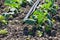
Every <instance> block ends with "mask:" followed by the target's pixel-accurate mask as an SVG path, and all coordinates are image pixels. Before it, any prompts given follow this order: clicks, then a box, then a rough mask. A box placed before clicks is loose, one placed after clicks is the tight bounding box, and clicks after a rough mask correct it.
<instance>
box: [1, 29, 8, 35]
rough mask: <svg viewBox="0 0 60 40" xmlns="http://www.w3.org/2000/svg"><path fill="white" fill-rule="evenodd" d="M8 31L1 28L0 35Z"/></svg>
mask: <svg viewBox="0 0 60 40" xmlns="http://www.w3.org/2000/svg"><path fill="white" fill-rule="evenodd" d="M7 33H8V31H7V30H6V29H4V30H0V35H6V34H7Z"/></svg>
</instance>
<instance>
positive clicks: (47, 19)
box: [26, 0, 58, 36]
mask: <svg viewBox="0 0 60 40" xmlns="http://www.w3.org/2000/svg"><path fill="white" fill-rule="evenodd" d="M54 2H55V0H45V3H44V4H42V5H41V6H40V8H39V9H37V10H35V11H34V12H33V14H32V15H31V16H30V17H29V19H27V21H26V23H28V24H32V23H33V24H34V25H36V24H37V26H39V25H41V26H40V27H39V28H38V27H37V28H38V29H39V31H38V32H37V34H38V35H40V36H41V35H42V33H43V32H41V30H40V29H41V28H43V27H42V26H44V29H45V31H47V32H49V31H50V30H51V29H52V27H53V22H52V16H51V15H55V14H56V13H57V9H58V5H56V4H54ZM31 19H32V20H31ZM38 29H37V30H38Z"/></svg>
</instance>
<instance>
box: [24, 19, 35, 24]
mask: <svg viewBox="0 0 60 40" xmlns="http://www.w3.org/2000/svg"><path fill="white" fill-rule="evenodd" d="M25 23H28V24H31V25H33V24H35V23H36V20H34V19H27V20H26V21H25Z"/></svg>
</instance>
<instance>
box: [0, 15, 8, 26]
mask: <svg viewBox="0 0 60 40" xmlns="http://www.w3.org/2000/svg"><path fill="white" fill-rule="evenodd" d="M0 22H1V23H2V24H1V25H6V24H7V20H6V19H5V17H4V16H2V15H0Z"/></svg>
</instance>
